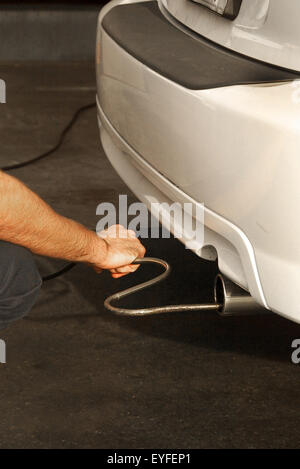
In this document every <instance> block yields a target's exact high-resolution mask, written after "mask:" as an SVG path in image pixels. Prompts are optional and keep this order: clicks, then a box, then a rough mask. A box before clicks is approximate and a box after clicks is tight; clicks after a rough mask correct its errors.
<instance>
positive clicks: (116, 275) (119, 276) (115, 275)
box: [111, 274, 128, 280]
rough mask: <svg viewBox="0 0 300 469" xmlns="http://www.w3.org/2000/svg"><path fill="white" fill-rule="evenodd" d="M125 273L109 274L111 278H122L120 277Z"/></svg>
mask: <svg viewBox="0 0 300 469" xmlns="http://www.w3.org/2000/svg"><path fill="white" fill-rule="evenodd" d="M126 275H128V274H111V276H112V278H114V279H116V280H117V279H118V278H122V277H125V276H126Z"/></svg>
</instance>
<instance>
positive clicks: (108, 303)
mask: <svg viewBox="0 0 300 469" xmlns="http://www.w3.org/2000/svg"><path fill="white" fill-rule="evenodd" d="M133 264H158V265H160V266H162V267H163V268H164V269H165V272H163V273H162V274H160V275H158V276H157V277H155V278H153V279H151V280H148V281H147V282H143V283H140V284H139V285H136V286H134V287H131V288H128V289H127V290H123V291H121V292H118V293H115V294H114V295H111V296H110V297H109V298H107V299H106V300H105V302H104V306H105V308H106V309H108V310H109V311H111V312H113V313H115V314H117V315H119V316H133V317H137V316H152V315H155V314H165V313H176V312H178V311H180V312H186V311H218V310H219V309H220V307H221V305H219V304H199V305H197V304H195V305H174V306H171V305H170V306H158V307H154V308H144V309H127V308H117V307H116V306H112V303H113V302H115V301H120V300H121V299H122V298H125V297H126V296H129V295H133V294H134V293H137V292H138V291H141V290H144V289H145V288H149V287H152V286H153V285H156V284H157V283H160V282H162V281H163V280H165V279H166V278H167V277H168V276H169V275H170V272H171V267H170V265H169V264H168V263H167V262H166V261H163V260H161V259H155V258H152V257H145V258H144V259H136V260H135V262H133Z"/></svg>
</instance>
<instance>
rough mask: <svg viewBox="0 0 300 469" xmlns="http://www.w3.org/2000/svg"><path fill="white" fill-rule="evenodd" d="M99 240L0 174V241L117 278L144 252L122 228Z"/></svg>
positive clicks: (28, 190) (132, 235)
mask: <svg viewBox="0 0 300 469" xmlns="http://www.w3.org/2000/svg"><path fill="white" fill-rule="evenodd" d="M115 231H116V230H114V232H112V231H111V230H108V231H107V232H105V233H102V238H100V237H99V236H97V234H96V233H94V232H93V231H90V230H88V229H86V228H85V227H84V226H82V225H81V224H79V223H77V222H75V221H73V220H70V219H68V218H65V217H63V216H61V215H59V214H57V213H56V212H55V211H54V210H53V209H52V208H51V207H50V206H49V205H47V204H46V203H45V202H44V201H43V200H42V199H41V198H40V197H38V196H37V195H36V194H35V193H34V192H32V191H31V190H30V189H28V188H27V187H26V186H25V185H24V184H22V183H21V182H20V181H19V180H18V179H16V178H14V177H12V176H9V175H7V174H6V173H3V172H1V171H0V239H2V240H4V241H9V242H11V243H14V244H19V245H21V246H24V247H26V248H28V249H30V250H31V251H32V252H33V253H35V254H39V255H42V256H49V257H56V258H60V259H66V260H68V261H74V262H85V263H87V264H90V265H92V266H93V267H94V268H95V270H96V271H98V272H100V271H101V270H102V269H107V270H110V271H111V272H112V274H113V277H115V278H118V277H120V276H122V275H124V274H125V273H129V272H132V271H134V270H136V266H131V265H130V264H131V263H132V262H133V261H134V260H135V259H136V258H137V257H143V256H144V254H145V249H144V247H143V246H142V245H141V243H140V242H139V241H138V240H137V238H136V237H135V236H134V233H132V232H128V231H126V230H125V229H124V228H123V227H120V228H119V229H118V230H117V233H115Z"/></svg>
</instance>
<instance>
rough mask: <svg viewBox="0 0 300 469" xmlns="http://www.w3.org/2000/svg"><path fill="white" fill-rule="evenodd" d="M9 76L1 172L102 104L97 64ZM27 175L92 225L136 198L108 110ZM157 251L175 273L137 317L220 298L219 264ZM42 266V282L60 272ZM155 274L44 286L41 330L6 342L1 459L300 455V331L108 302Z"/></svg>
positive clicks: (34, 323) (37, 321)
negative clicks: (109, 141)
mask: <svg viewBox="0 0 300 469" xmlns="http://www.w3.org/2000/svg"><path fill="white" fill-rule="evenodd" d="M0 78H2V79H5V80H6V83H7V104H2V105H1V116H0V126H1V158H0V164H1V166H3V165H4V164H7V163H8V162H12V161H20V160H23V159H27V158H29V157H31V156H33V155H35V154H38V153H40V152H42V151H44V150H46V149H48V148H49V147H51V146H52V145H53V143H54V142H55V141H56V138H57V136H58V134H59V132H60V130H61V129H62V127H63V126H64V125H65V124H66V123H67V121H68V120H69V119H70V117H71V115H72V114H73V112H74V110H75V109H76V108H77V107H79V106H81V105H83V104H85V103H89V102H90V101H92V100H93V99H94V95H95V90H94V71H93V66H92V64H84V63H82V64H76V63H73V64H69V65H58V64H52V65H43V66H41V65H37V64H35V65H30V64H26V65H18V64H17V65H1V66H0ZM14 174H15V175H16V176H17V177H19V178H20V179H22V180H23V181H24V182H25V183H26V184H28V185H29V186H30V187H31V188H32V189H34V190H35V191H36V192H38V193H39V194H40V195H41V196H42V197H44V198H45V199H46V200H47V201H48V202H49V203H50V204H51V205H52V206H53V207H54V208H55V209H57V210H58V211H59V212H61V213H63V214H64V215H66V216H69V217H73V218H76V219H77V220H79V221H81V222H82V223H84V224H86V225H88V226H90V227H94V226H95V224H96V221H97V217H96V214H95V211H96V206H97V205H98V204H99V203H100V202H102V201H112V202H116V201H117V199H118V195H119V193H121V194H126V193H129V191H128V189H127V188H126V186H125V185H124V184H123V182H122V181H121V180H120V178H119V177H118V176H117V174H116V173H115V172H114V170H113V169H112V168H111V166H110V164H109V163H108V161H107V160H106V157H105V155H104V153H103V150H102V149H101V146H100V143H99V137H98V129H97V124H96V117H95V110H90V111H88V112H87V113H86V114H84V115H82V116H81V118H80V121H79V122H78V123H77V125H76V126H75V127H74V128H73V130H72V132H71V133H70V135H69V136H68V138H67V141H66V142H65V144H64V145H63V147H62V148H61V149H60V150H59V151H58V152H57V153H56V154H55V155H53V156H52V157H50V158H49V159H48V160H46V161H43V162H40V163H39V164H36V165H35V166H31V167H28V168H24V169H21V170H18V171H15V172H14ZM130 199H131V200H134V197H133V196H132V195H130ZM146 245H147V248H148V253H149V254H151V255H153V256H157V257H159V256H161V257H164V258H166V259H167V260H169V261H170V263H171V264H172V265H173V267H174V271H173V274H172V276H171V278H170V279H169V280H168V282H167V283H166V284H165V285H161V286H158V287H157V288H155V289H153V290H152V291H151V292H149V293H147V294H144V295H142V296H140V297H136V299H135V300H133V302H135V304H136V305H145V304H146V305H147V306H150V305H151V304H154V303H156V304H159V303H171V302H186V301H187V299H189V300H190V301H195V302H198V301H199V299H200V298H201V297H203V299H209V298H210V297H211V294H212V291H211V287H210V285H211V282H212V279H213V277H214V274H215V266H214V264H210V263H207V262H203V261H200V260H199V259H197V258H196V257H195V256H194V255H192V254H191V253H189V252H188V251H186V250H185V249H184V248H183V247H182V246H181V245H180V244H179V243H178V242H177V241H174V240H171V241H168V240H163V241H147V242H146ZM39 264H40V266H41V269H42V270H43V272H45V271H46V270H55V269H56V268H58V267H59V266H60V265H61V263H60V262H58V261H50V260H47V259H43V260H39ZM150 270H151V269H149V270H148V269H147V268H144V269H143V270H141V271H140V274H139V275H137V276H136V277H133V276H132V277H131V278H128V279H126V280H122V281H112V280H111V279H110V277H109V276H108V275H106V274H103V275H102V276H97V275H96V274H95V273H94V272H93V271H92V270H89V269H88V268H87V267H85V266H79V267H77V268H76V269H75V270H73V271H71V272H70V273H68V274H67V275H66V276H65V277H63V278H61V279H58V280H55V281H53V282H52V283H49V284H47V285H45V286H44V287H43V290H42V293H41V295H40V299H39V301H38V304H37V305H36V307H35V308H34V310H33V311H32V313H31V314H30V317H29V319H26V320H23V321H20V322H19V323H17V324H15V325H13V326H12V327H11V328H10V329H8V330H5V331H1V332H0V337H1V338H2V339H4V340H6V342H7V364H6V365H0V373H1V400H0V415H1V419H0V431H1V442H0V447H1V448H80V447H83V448H116V449H117V448H165V447H168V448H178V447H180V448H184V449H185V448H229V447H232V448H241V447H247V448H253V447H257V448H276V447H277V448H287V447H299V443H300V441H299V440H300V436H299V435H298V427H299V423H300V415H299V410H300V392H299V389H300V381H299V368H298V367H297V366H295V365H292V364H291V359H290V356H291V343H292V341H293V340H294V339H295V338H299V337H300V326H298V325H296V324H293V323H291V322H288V321H286V320H284V319H281V318H279V317H276V316H274V317H273V316H266V317H252V318H235V319H227V320H224V319H220V318H219V317H217V316H216V315H215V314H213V313H204V314H203V313H201V314H199V313H193V314H174V315H169V316H168V317H160V318H147V319H125V318H117V317H113V316H111V315H110V314H109V313H107V312H106V311H104V309H103V301H104V298H105V297H106V296H107V295H108V294H110V293H112V292H113V291H116V290H118V289H120V288H123V286H127V285H129V284H134V282H138V281H139V280H140V278H145V277H147V276H150V275H151V272H150Z"/></svg>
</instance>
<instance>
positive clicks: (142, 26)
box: [102, 1, 300, 90]
mask: <svg viewBox="0 0 300 469" xmlns="http://www.w3.org/2000/svg"><path fill="white" fill-rule="evenodd" d="M102 27H103V29H104V30H105V32H106V33H107V34H108V35H109V36H110V37H111V38H112V39H113V40H114V41H115V42H116V43H117V44H118V45H119V46H121V47H122V48H123V49H124V50H125V51H126V52H128V53H129V54H130V55H132V56H133V57H134V58H136V59H137V60H139V61H140V62H142V63H143V64H145V65H146V66H147V67H149V68H151V69H152V70H154V71H156V72H157V73H159V74H160V75H162V76H164V77H166V78H168V79H170V80H172V81H173V82H175V83H178V84H180V85H182V86H184V87H186V88H189V89H193V90H203V89H210V88H218V87H222V86H231V85H242V84H255V83H271V82H280V81H292V80H296V79H299V78H300V72H293V71H291V70H286V69H283V68H280V67H276V66H273V65H269V64H266V63H264V62H260V61H256V60H254V59H251V58H248V57H246V56H243V55H241V54H238V53H235V52H232V51H229V50H228V49H225V48H223V47H221V46H219V45H217V44H215V43H212V42H211V41H208V40H206V39H205V38H203V37H202V36H199V37H198V36H197V38H194V37H191V36H190V35H188V34H186V33H185V32H183V31H181V30H180V29H178V28H176V27H175V26H174V25H173V24H171V23H170V22H169V21H168V20H167V19H166V18H165V17H164V15H163V14H162V13H161V11H160V9H159V7H158V4H157V2H156V1H153V2H145V3H133V4H125V5H118V6H116V7H114V8H112V9H111V10H110V11H109V12H108V13H107V14H106V15H105V17H104V19H103V21H102Z"/></svg>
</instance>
